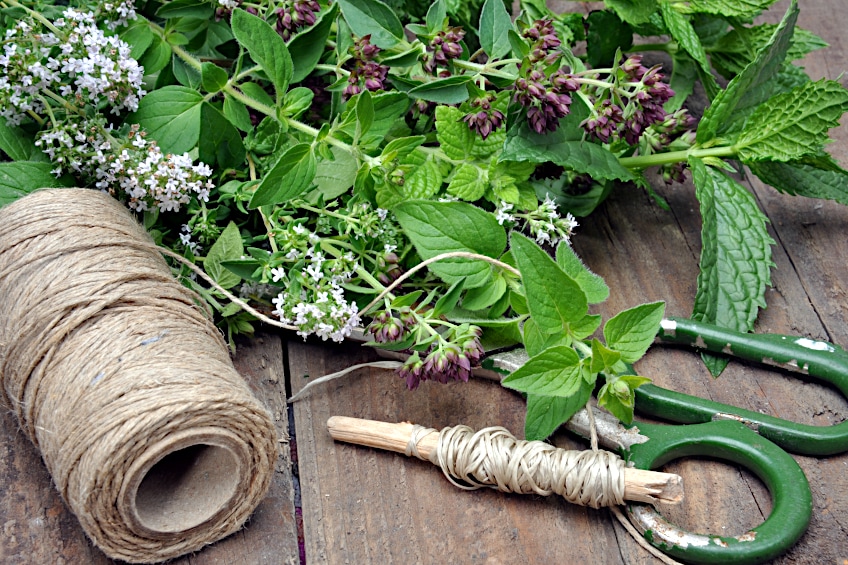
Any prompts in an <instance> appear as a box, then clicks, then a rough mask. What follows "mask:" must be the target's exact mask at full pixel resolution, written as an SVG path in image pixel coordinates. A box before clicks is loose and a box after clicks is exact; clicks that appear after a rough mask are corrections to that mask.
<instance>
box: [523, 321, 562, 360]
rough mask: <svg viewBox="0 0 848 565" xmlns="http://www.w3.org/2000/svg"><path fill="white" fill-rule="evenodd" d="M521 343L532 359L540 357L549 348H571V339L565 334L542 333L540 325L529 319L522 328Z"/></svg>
mask: <svg viewBox="0 0 848 565" xmlns="http://www.w3.org/2000/svg"><path fill="white" fill-rule="evenodd" d="M521 341H522V343H524V349H525V350H527V355H530V356H531V357H532V356H533V355H538V354H539V353H541V352H542V351H544V350H546V349H548V348H549V347H556V346H560V345H562V346H570V345H571V337H570V336H569V335H568V334H567V333H565V332H561V333H555V334H549V333H542V330H540V329H539V325H538V324H537V323H536V322H535V321H534V320H533V318H529V319H527V320H525V322H524V326H523V327H522V328H521Z"/></svg>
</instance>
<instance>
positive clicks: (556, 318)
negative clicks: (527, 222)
mask: <svg viewBox="0 0 848 565" xmlns="http://www.w3.org/2000/svg"><path fill="white" fill-rule="evenodd" d="M510 251H511V252H512V256H513V257H514V258H515V264H516V265H517V266H518V270H519V271H520V272H521V282H522V283H523V284H524V290H525V296H526V297H527V307H528V308H529V309H530V315H531V316H532V317H533V320H535V322H536V323H537V324H538V325H539V329H540V330H541V332H542V333H543V334H553V333H567V332H568V328H569V325H570V324H571V323H572V322H576V321H578V320H580V319H581V318H583V316H585V315H586V312H587V309H588V304H587V302H586V295H585V294H584V293H583V291H582V290H581V289H580V285H578V284H577V283H576V282H575V281H574V279H572V278H571V277H570V276H568V275H567V274H565V273H564V272H563V270H562V269H560V268H559V266H558V265H557V264H556V263H555V262H554V260H553V259H552V258H551V257H550V255H548V254H547V253H545V251H544V250H542V248H541V247H539V246H538V245H536V243H534V242H533V241H531V240H530V239H529V238H527V237H526V236H524V235H521V234H520V233H517V232H512V233H511V234H510Z"/></svg>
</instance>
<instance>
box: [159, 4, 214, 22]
mask: <svg viewBox="0 0 848 565" xmlns="http://www.w3.org/2000/svg"><path fill="white" fill-rule="evenodd" d="M214 13H215V9H214V8H213V7H212V5H211V4H210V3H209V2H204V1H203V0H172V1H171V2H167V3H165V4H162V5H161V6H160V7H159V9H158V10H156V15H157V16H159V17H160V18H165V19H168V18H183V17H185V18H197V19H199V20H205V19H208V18H210V17H211V16H212V15H213V14H214Z"/></svg>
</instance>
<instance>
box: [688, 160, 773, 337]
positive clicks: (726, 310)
mask: <svg viewBox="0 0 848 565" xmlns="http://www.w3.org/2000/svg"><path fill="white" fill-rule="evenodd" d="M689 166H690V168H691V170H692V177H693V180H694V183H695V196H696V197H697V198H698V201H699V202H700V205H701V217H702V218H703V226H702V228H701V240H702V242H703V243H702V245H703V247H702V249H701V261H700V274H699V275H698V290H697V293H696V295H695V306H694V308H693V312H692V318H693V319H695V320H698V321H703V322H708V323H711V324H716V325H719V326H722V327H725V328H729V329H732V330H736V331H740V332H747V331H750V330H751V329H752V327H753V325H754V321H755V320H756V318H757V311H758V308H765V306H766V303H765V298H764V296H765V290H766V286H767V285H769V284H770V283H771V273H770V269H771V267H772V265H773V263H772V260H771V245H772V244H773V243H774V241H773V240H772V239H771V237H770V236H769V234H768V231H767V230H766V222H767V221H768V219H767V218H766V217H765V216H764V215H763V213H762V212H761V211H760V209H759V208H758V207H757V204H756V201H755V199H754V197H753V195H752V194H751V193H750V192H748V191H747V190H745V188H744V187H742V186H741V185H740V184H739V183H737V182H735V181H733V180H732V179H730V178H729V177H727V176H726V175H725V174H724V173H722V172H720V171H717V170H715V169H713V168H711V167H707V166H706V165H705V164H704V163H703V161H701V160H699V159H690V160H689Z"/></svg>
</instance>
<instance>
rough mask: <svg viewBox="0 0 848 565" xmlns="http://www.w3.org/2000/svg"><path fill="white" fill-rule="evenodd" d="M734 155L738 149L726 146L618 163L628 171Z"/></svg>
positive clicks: (675, 152)
mask: <svg viewBox="0 0 848 565" xmlns="http://www.w3.org/2000/svg"><path fill="white" fill-rule="evenodd" d="M734 155H736V148H735V147H726V146H725V147H710V148H708V149H687V150H685V151H670V152H668V153H655V154H653V155H639V156H636V157H621V158H620V159H619V160H618V162H619V163H621V164H622V165H623V166H625V167H627V168H628V169H646V168H648V167H653V166H656V165H668V164H670V163H678V162H681V161H686V160H688V159H689V158H690V157H733V156H734Z"/></svg>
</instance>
